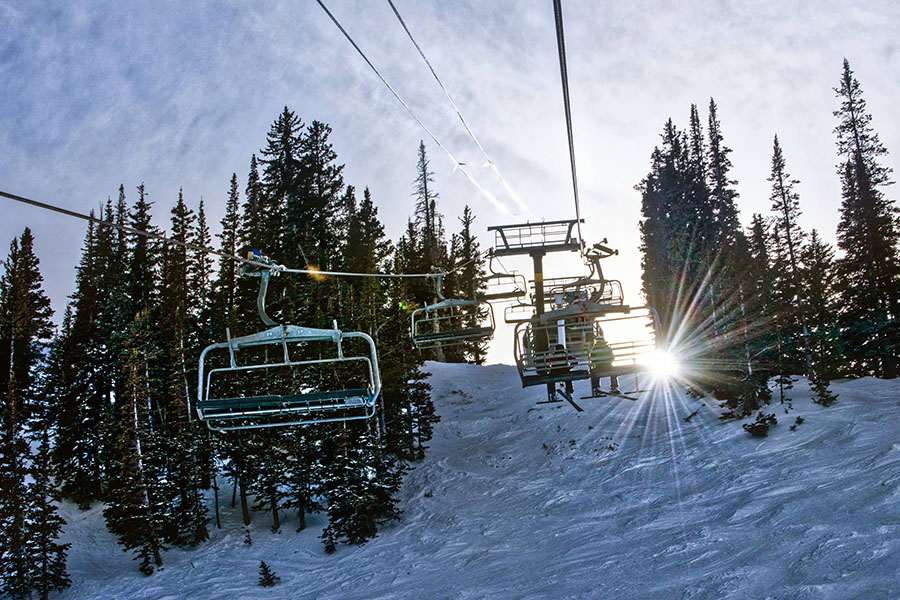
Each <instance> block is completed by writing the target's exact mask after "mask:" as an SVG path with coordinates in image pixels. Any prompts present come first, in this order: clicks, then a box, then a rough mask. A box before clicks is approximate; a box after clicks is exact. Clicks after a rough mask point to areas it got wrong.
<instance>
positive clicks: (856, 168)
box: [834, 59, 900, 378]
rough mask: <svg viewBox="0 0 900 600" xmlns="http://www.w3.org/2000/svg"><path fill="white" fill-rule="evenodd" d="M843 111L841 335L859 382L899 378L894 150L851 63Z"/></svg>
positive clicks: (843, 83) (899, 233) (842, 90)
mask: <svg viewBox="0 0 900 600" xmlns="http://www.w3.org/2000/svg"><path fill="white" fill-rule="evenodd" d="M834 89H835V92H836V94H837V96H838V97H839V98H840V99H841V107H840V109H839V110H836V111H835V112H834V115H835V116H836V117H837V118H838V120H839V124H838V126H837V127H836V128H835V133H836V134H837V148H838V155H839V157H840V158H841V162H840V163H839V164H838V165H837V168H838V174H839V175H840V177H841V181H842V188H843V191H842V196H843V200H842V202H841V219H840V222H839V223H838V229H837V238H838V247H839V248H840V249H841V250H843V251H844V256H843V257H842V258H841V259H840V260H839V261H838V273H839V277H838V281H839V292H840V296H841V307H842V308H841V331H842V337H843V342H844V348H845V351H846V352H847V354H848V357H849V358H850V363H851V364H850V367H851V372H852V373H853V374H855V375H865V374H877V375H879V376H882V377H888V378H890V377H895V376H896V375H897V364H896V359H895V356H896V353H897V349H898V343H900V335H898V328H897V325H896V323H895V319H894V317H893V315H896V314H898V309H900V290H898V285H900V284H898V282H900V261H898V260H897V251H898V242H900V230H898V225H897V207H896V206H895V205H894V203H893V202H892V201H891V200H889V199H888V198H887V197H886V196H885V187H886V186H888V185H889V184H891V183H892V181H891V169H890V168H889V167H887V166H885V165H884V164H882V160H883V157H884V156H885V155H886V154H887V149H886V148H885V147H884V145H883V144H882V143H881V140H880V139H879V138H878V134H877V133H876V132H875V131H874V129H873V127H872V116H871V115H870V114H869V113H868V112H867V111H866V101H865V99H864V98H863V95H862V90H861V89H860V86H859V82H858V81H857V79H856V77H855V76H854V74H853V71H851V70H850V63H849V62H848V61H847V60H846V59H844V67H843V73H842V75H841V80H840V84H839V86H838V87H836V88H834Z"/></svg>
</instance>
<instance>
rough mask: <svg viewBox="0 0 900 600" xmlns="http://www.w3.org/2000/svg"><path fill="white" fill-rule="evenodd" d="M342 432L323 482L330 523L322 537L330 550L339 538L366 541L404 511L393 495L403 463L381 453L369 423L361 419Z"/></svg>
mask: <svg viewBox="0 0 900 600" xmlns="http://www.w3.org/2000/svg"><path fill="white" fill-rule="evenodd" d="M343 434H344V435H342V436H341V437H340V438H338V440H330V441H332V442H333V443H331V444H328V445H327V446H326V449H325V456H326V461H325V470H324V475H325V476H324V479H323V482H322V487H323V492H324V493H325V495H326V496H327V498H328V526H327V527H326V528H325V530H324V531H323V532H322V540H323V542H324V543H325V551H326V552H328V553H331V552H334V550H335V546H336V544H337V543H338V542H341V541H343V542H346V543H349V544H362V543H364V542H365V541H367V540H369V539H371V538H373V537H375V534H376V533H377V531H378V526H379V525H380V524H383V523H386V522H388V521H390V520H392V519H396V518H397V517H398V516H399V515H400V511H399V510H398V509H397V507H396V499H395V498H394V495H395V494H396V493H397V490H399V488H400V483H401V481H402V475H403V471H404V468H403V466H402V464H401V463H398V462H396V461H394V460H393V459H391V458H390V457H388V456H385V455H384V454H383V453H382V450H381V447H380V444H379V443H378V441H377V437H376V435H375V434H374V432H373V431H372V429H371V428H370V427H367V426H365V425H359V424H357V425H355V426H353V427H348V428H346V429H344V430H343ZM351 436H355V439H352V437H351Z"/></svg>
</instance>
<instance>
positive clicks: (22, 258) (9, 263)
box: [0, 227, 53, 417]
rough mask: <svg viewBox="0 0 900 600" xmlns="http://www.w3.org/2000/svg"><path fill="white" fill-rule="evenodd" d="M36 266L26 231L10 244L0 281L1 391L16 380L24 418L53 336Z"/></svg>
mask: <svg viewBox="0 0 900 600" xmlns="http://www.w3.org/2000/svg"><path fill="white" fill-rule="evenodd" d="M39 265H40V261H39V260H38V258H37V256H35V254H34V236H33V235H32V234H31V230H30V229H29V228H27V227H26V228H25V230H24V231H23V232H22V235H21V236H20V237H19V238H17V239H13V241H12V242H11V244H10V247H9V256H8V257H7V259H6V262H5V263H4V269H5V270H4V274H3V277H2V278H0V386H2V387H0V389H2V390H6V389H8V387H9V382H10V380H11V379H12V378H13V376H15V380H16V394H17V395H18V397H19V398H20V401H21V402H22V406H21V409H22V410H23V411H24V414H25V415H26V417H27V415H28V414H29V412H30V404H31V403H32V401H33V400H34V398H33V395H34V393H35V392H36V390H37V386H35V385H34V381H35V376H36V374H37V369H36V368H37V367H38V365H39V363H40V362H41V361H42V359H43V356H44V350H45V349H46V346H47V343H48V342H49V340H50V338H51V336H52V334H53V324H52V322H51V321H50V317H51V316H52V314H53V311H52V310H51V309H50V300H49V299H48V298H47V296H46V295H45V294H44V291H43V289H42V288H41V283H42V282H43V277H41V272H40V269H39Z"/></svg>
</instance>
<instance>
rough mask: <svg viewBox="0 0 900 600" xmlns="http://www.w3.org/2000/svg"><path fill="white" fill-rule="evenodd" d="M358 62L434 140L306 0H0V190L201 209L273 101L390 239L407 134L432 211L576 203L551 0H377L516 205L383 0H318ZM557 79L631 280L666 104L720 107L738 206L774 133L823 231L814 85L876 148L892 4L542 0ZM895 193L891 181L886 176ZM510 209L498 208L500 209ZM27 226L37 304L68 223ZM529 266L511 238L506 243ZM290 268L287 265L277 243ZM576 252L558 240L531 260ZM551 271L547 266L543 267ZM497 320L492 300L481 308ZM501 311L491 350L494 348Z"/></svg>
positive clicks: (747, 209)
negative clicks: (559, 3)
mask: <svg viewBox="0 0 900 600" xmlns="http://www.w3.org/2000/svg"><path fill="white" fill-rule="evenodd" d="M326 4H327V5H328V7H329V9H330V10H331V11H332V13H334V15H335V16H336V17H337V18H338V19H339V20H340V21H341V23H342V24H343V25H344V27H345V28H346V29H347V30H348V32H349V33H350V35H351V36H353V37H354V39H355V40H356V42H357V43H358V44H359V45H360V47H361V48H362V49H363V51H364V52H366V54H367V55H368V56H369V58H370V59H371V60H372V62H373V63H374V64H375V65H376V66H377V67H378V68H379V69H380V70H381V71H382V72H383V74H384V76H385V77H386V78H387V80H388V81H389V82H390V83H391V85H393V86H394V87H395V88H396V89H397V91H398V92H399V94H400V95H401V96H402V97H403V98H404V100H405V101H406V102H407V103H408V104H409V105H410V106H411V107H412V109H413V110H414V111H415V112H416V114H417V115H418V116H419V117H420V118H421V120H422V121H423V122H424V123H425V124H426V125H427V126H428V127H429V128H430V129H431V130H432V131H433V132H434V133H435V135H436V137H437V138H438V139H439V140H440V141H441V143H442V144H444V145H445V146H447V148H448V149H449V150H450V151H451V152H452V153H453V154H454V155H455V156H456V157H457V158H458V159H459V160H460V161H461V162H464V163H466V164H467V168H468V169H469V170H470V172H471V173H472V175H473V177H474V178H475V179H476V180H477V181H478V182H479V184H480V185H482V186H484V187H485V188H486V189H487V190H488V191H489V192H491V193H492V194H494V195H495V197H496V198H497V200H498V202H499V203H501V204H503V205H505V207H506V208H507V209H508V210H502V209H501V208H498V206H496V205H495V204H493V203H491V202H490V201H488V199H487V198H486V197H485V196H484V195H483V194H482V193H481V192H479V191H478V190H477V189H476V188H475V187H474V186H473V185H472V184H471V183H470V182H469V181H468V180H467V179H466V178H465V177H464V175H463V174H462V173H460V172H459V171H458V170H454V164H453V162H452V161H451V160H450V159H449V158H448V157H447V156H446V155H445V154H443V153H442V152H441V151H440V150H439V148H437V147H436V145H435V144H434V143H433V142H432V141H431V140H430V139H429V138H428V134H427V133H425V131H424V130H423V129H422V128H421V127H420V126H419V125H418V124H417V123H416V122H415V121H414V120H413V119H412V117H410V115H409V114H408V113H407V112H406V111H405V110H404V109H403V107H402V106H401V105H400V104H399V103H398V102H397V100H396V99H395V98H394V97H393V96H392V95H391V94H390V92H389V91H388V90H387V88H385V86H384V85H383V84H382V83H381V82H380V81H379V80H378V78H377V77H376V76H375V74H374V73H373V72H372V71H371V70H370V69H369V67H368V66H367V65H366V64H365V62H364V61H363V60H362V59H361V58H360V57H359V55H358V54H356V52H355V50H354V49H353V48H352V46H351V45H350V44H349V43H348V42H347V41H346V39H344V37H343V36H342V35H341V34H340V32H339V31H338V30H337V28H336V27H335V26H334V24H333V23H332V22H331V21H330V20H329V19H328V17H327V15H326V14H325V13H324V12H323V11H322V9H321V8H320V7H319V5H318V4H317V3H316V2H315V0H293V1H285V2H266V3H247V2H237V1H235V2H197V3H185V2H176V1H161V2H154V3H143V2H123V1H119V2H102V1H96V2H84V1H78V0H75V1H72V2H65V3H62V2H59V3H53V2H49V3H43V2H10V1H9V0H0V190H2V191H5V192H9V193H13V194H18V195H22V196H27V197H30V198H34V199H36V200H39V201H43V202H48V203H53V204H58V205H60V206H64V207H66V208H69V209H71V210H77V211H79V212H87V211H89V210H91V209H97V208H98V207H99V206H100V205H101V203H104V202H105V201H106V199H107V198H108V197H113V198H115V197H116V194H117V190H118V187H119V185H120V184H124V186H125V189H126V195H127V196H128V198H129V200H134V199H135V197H136V191H135V188H136V186H137V185H139V184H140V183H142V182H143V183H144V184H145V185H146V188H147V190H148V192H149V198H150V199H151V200H152V201H153V202H154V203H155V213H154V214H155V222H156V223H157V224H165V223H167V222H168V217H169V215H168V212H169V210H170V209H171V207H172V205H173V204H174V203H175V200H176V199H177V195H178V190H179V188H183V189H184V194H185V199H186V200H187V202H188V203H189V204H191V205H192V206H193V207H196V206H197V204H198V203H199V201H200V199H201V198H203V200H204V202H205V205H206V209H207V213H208V218H209V220H210V223H211V225H212V226H213V229H214V231H217V230H218V229H219V226H218V222H219V220H220V219H221V217H222V214H223V212H224V204H225V199H226V195H227V190H228V184H229V180H230V178H231V174H232V173H237V175H238V178H239V180H240V181H241V188H243V187H244V185H245V184H246V176H247V171H248V166H249V161H250V156H251V154H252V153H254V152H259V149H260V148H261V147H263V146H264V144H265V136H266V133H267V131H268V129H269V126H270V125H271V123H272V122H273V121H274V120H275V119H276V118H277V116H278V114H279V112H280V111H281V110H282V109H283V107H284V106H288V107H289V108H291V109H292V110H294V111H295V112H296V113H297V114H298V115H299V116H300V117H301V118H302V119H303V121H304V122H305V123H310V122H311V121H313V120H319V121H323V122H325V123H328V124H329V125H331V127H332V128H333V133H332V135H331V142H332V143H333V145H334V149H335V151H336V152H337V155H338V160H339V162H341V163H343V164H345V169H344V178H345V182H346V183H347V184H351V185H354V186H356V187H357V188H358V189H362V188H364V187H369V189H370V190H371V192H372V195H373V199H374V201H375V203H376V205H377V206H378V208H379V216H380V217H381V219H382V221H383V222H384V223H385V226H386V230H387V233H388V235H389V236H390V237H391V238H392V239H394V240H396V239H397V238H398V237H399V235H400V234H401V233H402V232H403V229H404V227H405V225H406V221H407V219H408V218H409V217H410V215H411V214H412V211H413V206H414V198H413V197H412V195H411V194H412V191H413V187H412V181H413V179H414V178H415V175H416V151H417V147H418V144H419V141H420V140H425V143H426V147H427V149H428V151H429V155H430V158H431V167H432V169H433V171H434V174H435V188H436V189H437V191H438V192H439V194H440V199H439V210H440V212H441V213H443V215H444V218H445V226H446V228H447V229H448V230H449V231H454V230H456V229H458V227H459V222H458V221H457V217H458V216H459V215H460V214H461V213H462V210H463V207H464V206H465V205H466V204H468V205H470V206H471V207H472V209H473V211H474V213H475V215H476V222H475V226H476V233H477V234H478V235H479V238H480V240H481V243H482V248H483V249H487V248H488V247H490V246H491V244H492V238H491V237H489V236H488V232H487V230H486V229H487V227H488V226H490V225H499V224H507V223H513V222H522V221H524V220H526V219H529V218H530V219H531V220H534V219H535V218H536V219H538V220H548V221H549V220H557V219H571V218H574V202H573V199H572V189H571V175H570V171H569V156H568V147H567V138H566V130H565V120H564V113H563V105H562V93H561V88H560V78H559V63H558V58H557V54H556V38H555V30H554V24H553V8H552V2H551V0H539V1H538V0H519V1H513V0H494V1H492V2H477V1H474V0H454V1H453V2H439V1H436V0H435V1H425V0H420V1H418V2H413V1H412V0H395V4H396V6H397V8H398V10H399V11H400V14H401V15H402V16H403V18H404V20H405V21H406V23H407V25H408V26H409V28H410V30H411V31H412V33H413V35H414V36H415V37H416V40H417V41H418V43H419V45H420V46H421V47H422V49H423V51H424V52H425V54H426V56H428V58H429V60H430V61H431V63H432V65H433V66H434V68H435V70H436V71H437V73H438V75H439V76H440V77H441V78H442V80H443V81H444V83H445V84H446V86H447V88H448V89H449V91H450V93H451V94H452V95H453V97H454V99H455V100H456V103H457V104H458V105H459V107H460V109H461V110H462V113H463V115H464V117H465V118H466V121H467V122H468V124H469V125H470V127H471V128H472V129H473V131H474V132H475V134H476V135H477V136H478V138H479V140H480V141H481V143H482V144H483V146H484V147H485V149H486V150H487V153H488V155H489V156H490V157H491V158H492V159H493V161H494V162H495V164H496V165H497V166H498V168H499V170H500V172H501V173H502V174H503V176H504V177H505V178H506V180H507V181H509V183H510V185H511V187H512V188H513V189H514V190H515V192H516V193H517V194H518V195H519V196H520V197H521V199H522V200H523V201H524V203H525V204H526V205H527V207H528V209H529V210H528V212H529V213H530V214H528V213H525V211H522V210H521V209H519V208H518V206H517V204H516V202H515V201H514V199H513V198H512V197H511V196H510V195H509V194H508V193H507V192H506V191H505V190H504V188H503V186H502V185H501V183H500V181H499V180H498V179H497V177H496V176H495V175H494V174H493V173H492V172H491V170H490V169H488V168H485V167H484V166H482V165H483V164H484V162H485V161H484V159H483V157H482V156H481V155H480V153H479V151H478V149H477V147H476V146H475V144H474V143H473V142H472V140H471V139H470V138H469V137H468V135H467V134H466V132H465V129H464V128H463V127H462V125H461V123H460V122H459V120H458V118H457V116H456V114H455V113H454V112H453V109H452V107H451V106H450V104H449V102H448V101H447V99H446V98H445V97H444V96H443V93H442V92H441V89H440V87H439V86H438V84H437V82H436V81H435V80H434V79H433V78H432V75H431V73H430V72H429V70H428V67H427V66H426V65H425V63H424V62H423V61H422V60H421V58H420V57H419V55H418V54H417V52H416V50H415V48H414V47H413V45H412V43H411V42H410V41H409V38H408V37H407V36H406V34H405V32H404V31H403V29H402V27H401V25H400V24H399V22H398V21H397V20H396V17H395V16H394V14H393V12H392V11H391V8H390V6H389V5H388V3H387V1H386V0H385V1H382V0H369V1H353V0H326ZM563 15H564V19H565V27H566V44H567V57H568V72H569V86H570V94H571V103H572V118H573V122H574V138H575V152H576V157H577V165H578V176H579V187H580V193H581V209H582V216H583V217H584V219H585V228H584V233H585V238H586V240H587V241H588V242H589V243H594V242H597V241H600V240H602V239H603V238H608V239H609V244H610V245H612V246H613V247H616V248H618V249H619V250H620V255H619V256H618V257H616V258H612V259H609V260H607V261H605V262H604V268H605V270H606V274H607V276H608V277H611V278H615V279H619V280H621V281H622V283H623V285H624V288H625V295H626V302H628V303H631V304H635V305H637V304H641V303H642V299H641V297H640V254H639V250H638V247H639V244H640V236H639V233H638V223H639V219H640V194H639V193H638V192H637V191H636V190H635V189H634V186H635V185H637V184H638V183H639V182H640V181H641V179H642V178H643V177H644V176H645V175H646V174H647V172H648V170H649V167H650V160H649V158H650V154H651V152H652V150H653V147H654V146H655V145H656V144H658V143H659V134H660V132H661V131H662V127H663V124H664V123H665V121H666V120H667V119H668V118H670V117H671V118H672V119H673V120H674V121H675V123H676V124H677V125H678V126H680V127H682V128H684V127H686V126H687V123H688V116H689V112H690V106H691V104H692V103H695V104H697V105H698V107H699V108H700V112H701V116H702V118H703V119H704V120H705V119H706V115H707V106H708V103H709V99H710V98H714V99H715V101H716V104H717V106H718V113H719V118H720V120H721V123H722V129H723V133H724V137H725V143H726V144H727V145H728V146H729V147H730V148H732V150H733V153H732V155H731V160H732V162H733V164H734V170H733V173H732V174H733V176H734V177H735V178H736V179H737V180H738V182H739V183H738V185H737V189H738V192H739V193H740V197H739V200H738V203H739V208H740V211H741V218H742V221H743V222H744V223H745V224H748V223H749V221H750V217H751V215H752V213H754V212H761V213H767V212H768V211H769V210H770V202H769V199H768V198H769V194H770V184H769V183H768V182H767V181H766V179H767V177H768V176H769V171H770V165H771V155H772V139H773V136H774V135H775V134H777V135H778V137H779V141H780V143H781V145H782V148H783V150H784V154H785V158H786V160H787V169H788V171H789V172H790V174H791V175H792V176H793V177H794V178H796V179H799V180H800V182H801V183H800V184H799V185H798V186H797V188H796V190H797V191H798V192H799V194H800V203H801V210H802V211H803V215H802V217H801V219H800V224H801V226H802V227H803V228H805V229H806V230H807V231H808V230H810V229H813V228H816V229H818V230H819V232H820V233H821V235H822V236H823V238H824V239H825V240H827V241H830V242H832V243H833V242H834V241H835V228H836V226H837V222H838V218H839V213H838V209H839V206H840V182H839V180H838V178H837V175H836V173H835V164H836V163H837V161H838V158H837V156H836V153H835V136H834V133H833V129H834V126H835V125H836V118H835V117H834V116H833V114H832V112H833V111H834V110H835V109H836V108H837V107H838V105H839V100H838V99H837V98H836V97H835V95H834V91H833V89H832V88H834V87H835V86H836V85H837V84H838V80H839V77H840V74H841V65H842V60H843V59H844V58H847V59H848V60H849V61H850V65H851V68H852V69H853V70H854V72H855V75H856V77H857V78H858V79H859V81H860V84H861V87H862V90H863V93H864V97H865V99H866V101H867V102H868V110H869V112H871V113H872V115H873V126H874V127H875V129H876V130H877V131H878V133H879V134H880V136H881V140H882V142H883V143H884V145H885V146H886V147H887V148H888V150H889V151H893V152H894V153H895V154H889V155H888V156H887V157H886V158H885V163H886V164H887V166H889V167H892V168H898V167H900V165H898V159H897V156H898V155H897V154H896V153H897V152H900V127H898V119H900V116H897V115H896V114H895V113H896V111H895V110H894V109H895V106H896V101H897V98H900V77H898V74H900V46H898V44H900V41H898V40H897V36H896V31H897V26H898V23H900V5H898V4H897V3H893V2H890V1H868V2H836V1H830V0H825V1H817V2H799V1H796V2H795V1H777V2H753V3H748V2H729V1H718V2H713V1H706V2H703V1H684V2H677V3H673V2H665V1H659V2H655V1H647V2H615V1H612V0H609V1H599V0H584V1H581V0H564V2H563ZM892 193H894V194H895V193H896V192H892ZM510 213H514V214H510ZM26 226H28V227H31V228H32V230H33V231H34V233H35V236H36V252H37V254H38V257H39V258H40V259H41V268H42V273H43V276H44V279H45V287H46V290H47V292H48V294H49V296H50V298H51V300H52V303H53V308H54V309H55V310H56V311H57V315H61V313H62V311H63V309H64V307H65V303H66V297H67V295H69V294H71V293H72V291H73V289H74V282H75V271H74V267H75V265H76V263H77V261H78V257H79V253H80V248H81V245H82V242H83V239H84V234H85V224H84V223H83V222H80V221H77V220H74V219H71V218H68V217H64V216H61V215H55V214H51V213H45V212H41V211H39V210H38V209H35V208H31V207H26V206H21V205H16V204H14V203H12V202H11V201H8V200H6V199H0V244H2V245H3V247H4V248H3V249H2V250H0V253H2V254H3V255H4V256H5V248H6V245H7V244H8V243H9V241H11V240H12V239H13V237H15V236H17V235H19V234H21V232H22V230H23V228H24V227H26ZM504 265H505V266H506V267H507V268H509V269H522V270H527V269H528V267H529V265H528V263H527V261H526V260H520V261H516V260H512V259H511V260H507V261H504ZM292 266H293V265H292ZM573 268H574V269H575V273H574V274H577V273H578V272H580V268H579V267H578V265H577V264H576V261H574V259H573V258H572V257H568V258H567V259H561V258H554V259H552V260H549V261H548V269H547V273H546V276H548V277H549V276H565V275H570V274H573V273H572V269H573ZM556 269H558V271H556ZM497 316H498V320H501V321H502V308H500V309H499V310H498V314H497ZM509 348H511V343H510V342H509V332H504V331H501V332H499V333H498V335H497V337H496V339H495V341H494V343H493V345H492V350H491V353H490V355H489V359H490V360H491V361H496V362H511V357H509V356H508V354H509Z"/></svg>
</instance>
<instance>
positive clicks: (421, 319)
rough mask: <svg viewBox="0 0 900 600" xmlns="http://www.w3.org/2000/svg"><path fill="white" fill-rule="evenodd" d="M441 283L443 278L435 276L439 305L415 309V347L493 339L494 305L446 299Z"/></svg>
mask: <svg viewBox="0 0 900 600" xmlns="http://www.w3.org/2000/svg"><path fill="white" fill-rule="evenodd" d="M441 279H442V274H436V275H435V281H436V288H437V295H438V298H439V301H438V302H436V303H434V304H426V305H425V306H423V307H420V308H417V309H415V310H414V311H413V312H412V315H411V316H410V335H411V337H412V341H413V344H415V346H416V347H417V348H420V349H427V348H435V347H437V346H453V345H457V344H462V343H464V342H468V341H481V340H488V339H490V338H491V337H492V336H493V335H494V326H495V324H494V309H493V307H492V306H491V305H490V303H488V302H485V301H479V300H478V299H475V298H473V299H472V300H461V299H457V298H445V297H444V295H443V294H442V293H441Z"/></svg>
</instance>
